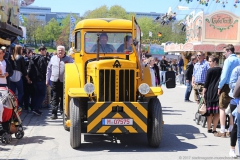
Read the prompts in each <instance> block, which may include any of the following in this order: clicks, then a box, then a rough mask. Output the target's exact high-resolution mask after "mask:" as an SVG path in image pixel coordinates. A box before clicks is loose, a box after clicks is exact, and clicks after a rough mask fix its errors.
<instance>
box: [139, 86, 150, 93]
mask: <svg viewBox="0 0 240 160" xmlns="http://www.w3.org/2000/svg"><path fill="white" fill-rule="evenodd" d="M138 90H139V92H140V93H141V94H143V95H144V94H148V92H149V91H150V87H149V85H148V84H147V83H142V84H141V85H140V86H139V87H138Z"/></svg>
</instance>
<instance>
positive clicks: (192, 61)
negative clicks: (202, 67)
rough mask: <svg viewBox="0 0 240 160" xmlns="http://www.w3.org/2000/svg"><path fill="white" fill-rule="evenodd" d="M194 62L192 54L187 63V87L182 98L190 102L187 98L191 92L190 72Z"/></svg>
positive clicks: (194, 58) (191, 72)
mask: <svg viewBox="0 0 240 160" xmlns="http://www.w3.org/2000/svg"><path fill="white" fill-rule="evenodd" d="M196 62H197V58H196V56H192V57H191V61H190V62H189V63H188V64H187V69H186V72H185V77H186V86H187V89H186V92H185V98H184V101H185V102H192V101H190V100H189V97H190V95H191V92H192V74H193V68H194V65H195V63H196Z"/></svg>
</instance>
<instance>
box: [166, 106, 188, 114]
mask: <svg viewBox="0 0 240 160" xmlns="http://www.w3.org/2000/svg"><path fill="white" fill-rule="evenodd" d="M171 108H173V107H162V113H163V115H182V114H181V112H186V111H185V110H173V109H171Z"/></svg>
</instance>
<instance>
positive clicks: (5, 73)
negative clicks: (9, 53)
mask: <svg viewBox="0 0 240 160" xmlns="http://www.w3.org/2000/svg"><path fill="white" fill-rule="evenodd" d="M4 55H5V50H3V49H0V87H10V80H9V77H11V76H12V74H13V70H12V66H11V64H10V62H9V61H8V59H4Z"/></svg>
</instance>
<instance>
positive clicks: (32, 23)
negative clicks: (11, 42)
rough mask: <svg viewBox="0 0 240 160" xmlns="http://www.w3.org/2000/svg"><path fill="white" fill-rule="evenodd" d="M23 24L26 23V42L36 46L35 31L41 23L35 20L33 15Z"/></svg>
mask: <svg viewBox="0 0 240 160" xmlns="http://www.w3.org/2000/svg"><path fill="white" fill-rule="evenodd" d="M25 23H26V30H27V40H26V42H27V43H30V44H34V45H35V46H37V40H36V30H37V28H38V26H39V25H41V22H40V21H38V20H37V18H36V16H35V15H29V17H28V19H27V20H26V22H25Z"/></svg>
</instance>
